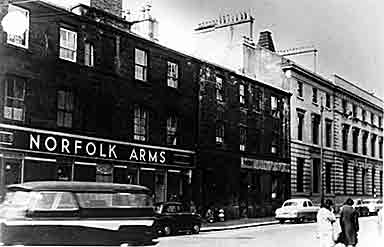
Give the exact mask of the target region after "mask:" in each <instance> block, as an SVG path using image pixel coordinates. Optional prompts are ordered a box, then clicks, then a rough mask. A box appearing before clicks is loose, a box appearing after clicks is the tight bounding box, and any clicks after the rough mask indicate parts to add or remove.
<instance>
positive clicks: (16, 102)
mask: <svg viewBox="0 0 384 247" xmlns="http://www.w3.org/2000/svg"><path fill="white" fill-rule="evenodd" d="M24 100H25V80H23V79H21V78H17V77H12V78H6V79H5V103H4V118H7V119H12V120H16V121H24V117H25V102H24Z"/></svg>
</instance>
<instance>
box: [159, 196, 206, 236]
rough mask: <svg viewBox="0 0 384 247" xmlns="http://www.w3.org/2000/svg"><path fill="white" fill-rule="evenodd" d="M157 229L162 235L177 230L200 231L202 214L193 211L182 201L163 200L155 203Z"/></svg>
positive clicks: (195, 232)
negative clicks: (184, 205)
mask: <svg viewBox="0 0 384 247" xmlns="http://www.w3.org/2000/svg"><path fill="white" fill-rule="evenodd" d="M155 212H156V217H157V220H156V221H157V222H156V226H157V231H158V233H159V234H160V235H164V236H168V235H171V234H173V233H177V232H181V231H183V232H189V233H194V234H197V233H199V232H200V227H201V216H200V215H199V214H196V213H191V212H189V210H187V209H186V208H185V207H183V204H182V203H179V202H163V203H157V204H155Z"/></svg>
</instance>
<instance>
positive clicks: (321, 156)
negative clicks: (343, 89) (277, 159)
mask: <svg viewBox="0 0 384 247" xmlns="http://www.w3.org/2000/svg"><path fill="white" fill-rule="evenodd" d="M323 113H324V105H323V97H320V169H321V193H320V201H321V204H323V203H324V187H325V186H324V184H325V183H324V176H325V171H324V170H325V169H324V165H323V153H324V150H323V132H324V131H323V126H324V124H323Z"/></svg>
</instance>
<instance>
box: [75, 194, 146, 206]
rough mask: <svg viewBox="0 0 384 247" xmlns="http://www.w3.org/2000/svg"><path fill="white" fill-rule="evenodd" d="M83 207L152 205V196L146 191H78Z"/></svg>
mask: <svg viewBox="0 0 384 247" xmlns="http://www.w3.org/2000/svg"><path fill="white" fill-rule="evenodd" d="M76 196H77V198H78V201H79V204H80V207H82V208H120V207H152V206H153V200H152V197H151V196H150V195H148V194H146V193H126V192H125V193H122V192H120V193H94V192H82V193H76Z"/></svg>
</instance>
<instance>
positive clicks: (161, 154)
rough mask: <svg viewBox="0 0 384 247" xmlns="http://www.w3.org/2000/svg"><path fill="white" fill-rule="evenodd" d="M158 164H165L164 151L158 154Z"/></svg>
mask: <svg viewBox="0 0 384 247" xmlns="http://www.w3.org/2000/svg"><path fill="white" fill-rule="evenodd" d="M160 163H162V164H164V163H165V152H164V151H161V152H160Z"/></svg>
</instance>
